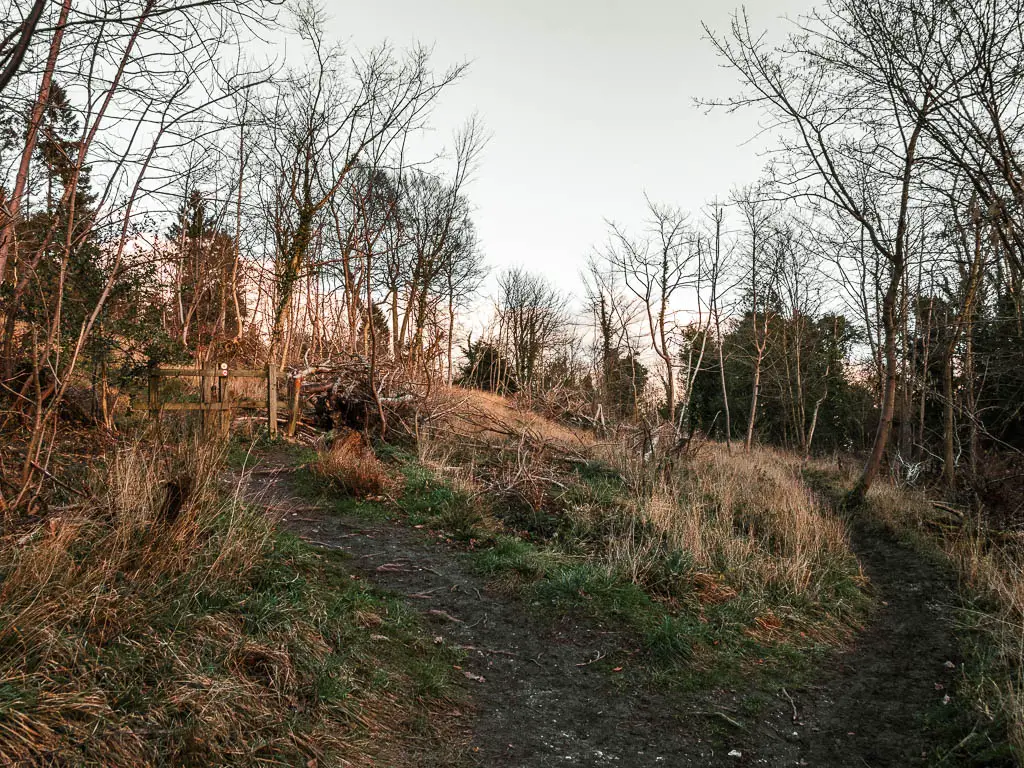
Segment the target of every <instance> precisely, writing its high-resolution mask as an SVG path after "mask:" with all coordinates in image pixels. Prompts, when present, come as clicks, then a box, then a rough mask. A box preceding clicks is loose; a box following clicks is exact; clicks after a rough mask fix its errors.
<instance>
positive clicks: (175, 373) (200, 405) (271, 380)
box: [149, 363, 294, 436]
mask: <svg viewBox="0 0 1024 768" xmlns="http://www.w3.org/2000/svg"><path fill="white" fill-rule="evenodd" d="M173 377H181V378H197V379H199V402H164V401H163V400H162V399H161V394H160V380H161V379H165V378H173ZM232 379H262V380H263V381H265V382H266V388H265V389H266V396H265V397H263V398H260V399H259V400H256V399H252V398H235V397H233V395H232V392H231V380H232ZM287 407H288V406H287V404H286V403H280V402H278V400H277V367H276V366H273V365H268V366H267V367H266V368H254V369H252V368H228V364H227V363H221V364H220V365H218V366H216V367H213V368H163V367H153V368H150V369H149V413H150V415H151V416H152V417H153V419H154V420H159V418H160V414H161V413H163V412H164V411H199V412H200V413H201V414H202V417H203V426H204V427H206V426H210V425H211V424H216V425H218V426H219V427H220V428H221V429H223V430H225V431H226V430H227V429H228V428H229V427H230V425H231V412H232V411H235V410H257V411H258V410H265V411H266V413H267V429H268V431H269V432H270V435H271V436H275V435H277V414H278V410H279V409H281V410H283V409H285V408H287ZM290 421H294V419H292V420H290Z"/></svg>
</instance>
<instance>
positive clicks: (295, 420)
mask: <svg viewBox="0 0 1024 768" xmlns="http://www.w3.org/2000/svg"><path fill="white" fill-rule="evenodd" d="M289 385H290V389H291V391H290V392H289V398H288V406H289V408H290V411H289V413H288V432H287V435H288V437H295V430H296V429H298V426H299V399H300V397H301V395H302V377H301V376H293V377H292V378H291V379H290V380H289Z"/></svg>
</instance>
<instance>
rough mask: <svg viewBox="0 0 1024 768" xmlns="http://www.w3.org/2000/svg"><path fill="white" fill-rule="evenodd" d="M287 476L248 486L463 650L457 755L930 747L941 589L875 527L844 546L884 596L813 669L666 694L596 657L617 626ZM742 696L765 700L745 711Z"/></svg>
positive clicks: (681, 754) (616, 639) (851, 753)
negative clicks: (464, 711)
mask: <svg viewBox="0 0 1024 768" xmlns="http://www.w3.org/2000/svg"><path fill="white" fill-rule="evenodd" d="M287 477H288V476H287V474H282V475H281V476H280V477H279V478H278V479H276V480H273V479H270V478H268V477H266V476H264V477H261V478H259V479H258V480H255V481H253V483H254V487H253V488H252V489H251V490H252V491H253V492H255V491H257V490H259V492H260V493H261V494H263V497H262V500H263V502H264V503H270V504H271V505H272V506H273V508H274V509H276V510H278V511H280V510H287V509H288V508H289V506H293V507H296V508H299V509H301V510H302V511H301V512H296V513H290V512H285V513H284V515H283V524H284V525H286V526H287V527H288V528H289V529H291V530H293V531H295V532H296V533H298V534H299V535H301V536H303V537H304V538H306V539H308V540H310V541H312V542H314V543H316V544H318V545H320V546H325V547H329V548H332V549H337V550H340V551H342V552H344V553H345V554H346V555H348V556H349V557H350V558H351V565H352V568H353V570H354V572H356V573H357V574H358V575H360V576H361V577H362V578H365V579H367V580H368V581H370V582H371V583H373V584H375V585H377V586H378V587H379V588H381V589H384V590H386V591H390V592H393V593H395V594H397V595H400V596H404V597H405V598H406V600H407V601H408V602H409V604H411V605H412V606H413V607H414V608H416V609H417V610H419V611H420V612H421V613H422V614H423V615H424V617H425V620H426V622H427V623H428V624H429V625H430V627H431V629H430V631H431V632H433V633H435V634H436V635H437V636H439V637H442V638H444V640H445V641H447V642H449V643H451V644H452V645H456V646H460V647H462V648H463V649H465V651H466V659H465V661H464V662H463V664H462V665H461V666H462V667H463V669H462V672H463V673H464V675H465V685H466V688H467V690H468V693H469V697H470V700H471V702H472V704H473V710H474V722H473V723H472V726H471V731H472V734H473V736H472V743H471V748H470V750H469V751H468V752H467V755H466V758H465V761H464V762H463V763H461V764H463V765H480V766H493V767H495V768H498V767H502V766H508V767H509V768H519V767H523V768H527V767H529V768H533V767H534V766H537V767H540V766H606V765H607V766H620V767H621V768H634V767H635V768H640V767H641V766H658V765H665V766H673V767H676V766H719V765H722V766H729V765H735V766H741V765H767V766H789V765H808V766H822V768H826V767H828V766H858V768H863V766H872V767H875V766H905V765H915V764H917V765H923V764H927V763H928V760H927V759H926V758H925V756H926V755H928V754H930V753H931V752H932V748H933V747H934V746H935V744H934V735H933V734H932V733H931V732H930V731H931V728H930V727H929V724H928V720H929V718H930V717H931V716H932V714H933V713H934V712H935V711H936V710H937V709H939V708H941V707H942V704H941V701H942V698H943V696H945V695H946V693H947V692H948V693H950V694H952V688H953V683H954V679H955V676H956V670H955V669H950V668H949V667H948V666H947V664H946V662H953V664H954V665H955V664H956V663H957V661H958V659H957V658H956V657H955V655H954V650H953V649H954V648H955V639H954V637H953V635H952V632H951V629H950V628H949V626H948V625H947V623H946V622H945V620H944V619H943V617H944V616H947V615H948V613H949V609H948V606H949V604H950V603H952V600H953V597H952V593H951V591H950V584H949V582H948V581H947V580H946V578H945V577H944V576H943V575H942V573H941V572H940V571H939V570H938V569H937V568H936V567H934V566H931V565H930V564H928V563H926V562H925V561H923V560H922V559H921V558H920V557H919V556H917V555H916V554H914V553H912V552H909V551H907V550H905V549H903V548H901V547H900V546H899V545H897V544H896V543H894V542H892V541H888V540H886V539H884V538H880V537H879V536H878V535H877V534H869V533H867V532H864V531H861V532H858V534H857V535H856V537H855V547H856V549H857V550H858V554H859V555H860V556H861V558H862V562H863V563H864V567H865V570H866V572H867V574H868V576H869V577H870V578H871V579H872V582H873V583H874V585H875V588H876V589H877V590H878V592H879V595H880V597H881V600H883V601H884V602H885V603H887V605H884V606H883V608H882V609H881V610H880V612H879V614H878V616H877V617H876V618H875V621H874V623H873V624H872V625H871V626H870V627H869V628H868V629H866V631H865V632H864V633H862V635H861V636H860V637H859V639H858V640H857V642H856V644H855V645H854V647H853V648H852V649H850V650H848V651H847V652H845V653H841V654H837V655H836V659H835V663H834V664H831V665H829V666H828V669H827V671H824V672H823V673H822V675H821V677H820V678H819V679H817V680H814V681H813V682H812V683H808V684H804V685H803V686H800V687H793V688H787V689H785V690H783V689H781V688H780V689H772V690H713V691H704V692H700V693H695V694H689V695H686V696H674V695H666V694H662V693H657V692H652V691H650V690H646V689H645V688H644V687H643V686H640V685H639V684H638V683H636V682H634V681H633V679H632V678H631V677H630V676H629V670H628V669H627V670H624V671H623V672H622V673H614V672H612V670H611V669H609V665H608V664H607V663H606V660H607V659H615V658H621V657H623V656H624V653H625V648H626V646H627V645H628V639H627V638H624V637H622V636H620V635H618V634H617V633H615V632H614V631H610V630H608V629H606V628H603V627H601V626H598V625H593V624H590V623H581V622H578V621H576V620H573V619H568V618H563V619H561V620H551V619H550V618H545V617H543V616H542V615H541V614H540V612H539V611H536V610H531V606H529V605H524V604H523V602H522V601H521V600H519V599H516V598H512V597H509V596H508V595H506V594H503V593H501V592H496V591H494V590H492V589H491V588H490V586H489V585H488V584H487V583H486V581H485V580H483V579H481V578H480V577H478V576H476V575H475V574H474V573H472V572H471V571H470V570H469V569H468V568H467V566H466V564H465V562H464V558H462V557H460V553H459V552H458V551H457V550H455V549H454V548H452V547H450V546H448V545H446V544H445V543H444V542H441V541H437V540H435V539H433V538H432V537H431V536H430V535H429V534H428V533H426V532H425V531H418V530H413V529H410V528H408V527H405V526H402V525H400V524H398V523H388V522H380V523H378V522H367V521H364V520H359V519H349V518H344V517H339V516H337V515H335V514H332V513H328V512H323V511H319V510H315V509H314V510H311V509H310V507H309V504H308V502H305V501H299V500H297V499H295V498H293V497H292V496H291V494H290V492H289V490H288V487H287V482H288V481H287ZM268 499H269V501H268ZM602 655H603V656H604V660H602V661H599V662H598V663H593V664H588V663H587V662H588V661H590V660H592V659H595V658H596V657H599V656H602ZM939 686H941V688H940V687H939ZM752 695H754V696H756V697H757V698H758V700H760V701H763V702H767V703H765V704H763V705H762V706H760V707H759V708H758V709H757V710H752V709H751V708H750V706H749V701H748V700H749V699H750V698H751V696H752ZM794 712H795V716H794ZM437 765H438V766H440V765H449V763H444V762H441V761H439V762H438V763H437ZM425 768H428V767H427V766H425Z"/></svg>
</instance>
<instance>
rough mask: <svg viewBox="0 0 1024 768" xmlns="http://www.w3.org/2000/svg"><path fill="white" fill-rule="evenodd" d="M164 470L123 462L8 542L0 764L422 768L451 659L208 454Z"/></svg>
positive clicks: (2, 544)
mask: <svg viewBox="0 0 1024 768" xmlns="http://www.w3.org/2000/svg"><path fill="white" fill-rule="evenodd" d="M162 457H163V458H162V459H161V460H160V466H159V470H158V471H157V472H154V471H153V470H154V466H153V453H152V450H151V449H150V448H146V447H143V446H141V445H134V446H129V447H125V448H122V449H120V450H118V451H117V452H116V453H114V454H113V455H112V456H110V458H109V462H107V463H104V464H103V465H102V466H100V467H97V469H96V471H95V474H94V477H93V478H92V484H91V485H90V486H89V493H90V497H89V499H88V501H83V502H81V503H78V504H75V505H71V506H69V507H67V508H65V509H64V510H62V512H61V513H60V514H59V515H55V516H53V517H51V518H50V519H49V520H47V521H45V522H41V523H37V524H33V525H30V526H27V527H24V528H22V529H21V530H18V531H16V532H10V533H8V534H7V535H6V536H5V537H4V538H3V539H2V540H0V649H2V653H0V659H2V661H0V762H3V763H4V764H14V765H24V766H31V765H52V764H54V763H55V762H56V763H59V764H61V765H104V766H124V768H129V767H131V768H136V767H137V766H142V765H180V766H186V765H194V766H207V765H239V766H243V765H244V766H253V765H268V766H269V765H281V764H288V765H307V764H309V765H312V764H321V765H331V764H337V763H338V761H345V762H346V764H352V765H370V764H377V763H375V762H374V761H376V760H385V761H386V762H387V763H388V764H389V765H402V764H406V763H408V764H415V751H416V749H419V748H420V747H419V746H417V745H413V744H412V742H410V741H409V739H408V738H407V737H408V736H410V735H414V736H416V737H417V739H422V740H423V743H426V744H429V743H430V742H431V739H432V738H436V737H437V735H438V733H439V732H440V730H441V729H443V728H444V727H445V711H446V708H447V703H446V698H445V697H446V695H447V694H448V693H449V689H448V683H447V680H448V674H449V670H450V668H451V664H452V661H453V659H452V657H451V655H450V652H448V651H446V650H445V649H444V648H443V647H442V646H437V645H435V644H434V643H432V642H430V641H425V640H424V639H422V638H421V636H420V633H419V628H418V625H417V622H416V620H415V619H414V618H413V616H412V614H410V612H409V611H408V609H406V608H404V607H403V606H402V605H401V604H399V603H398V602H397V601H395V600H390V599H386V598H383V597H380V596H377V595H375V594H374V593H373V592H372V591H369V590H367V589H366V588H364V587H363V586H362V585H361V584H359V583H358V582H355V581H353V580H352V579H351V577H350V576H349V574H348V572H347V570H346V569H345V568H344V567H343V566H342V564H341V563H340V562H339V561H338V560H337V558H335V557H332V556H330V555H329V554H326V553H321V554H317V553H314V552H313V551H312V550H311V549H310V548H309V547H308V546H306V545H304V544H302V543H300V542H299V541H298V540H296V539H294V538H292V537H290V536H288V535H285V534H281V533H276V532H274V531H273V530H272V529H271V528H270V526H269V524H268V521H267V520H266V518H265V517H264V516H263V514H262V513H261V512H260V511H259V510H250V509H248V508H247V507H246V506H244V505H243V504H241V503H240V502H239V500H238V499H237V498H233V497H231V496H230V495H228V496H226V495H225V493H224V491H223V489H222V488H221V487H220V486H219V484H218V482H217V480H216V477H215V475H216V473H217V472H218V468H219V466H220V465H219V460H218V458H219V457H218V456H217V454H216V452H215V451H214V452H211V451H209V450H197V449H195V448H193V447H189V446H187V445H186V446H185V447H183V448H182V449H180V451H177V452H175V453H173V454H171V455H168V453H167V448H166V447H165V448H164V449H162ZM385 734H386V738H382V736H384V735H385ZM318 761H319V763H318Z"/></svg>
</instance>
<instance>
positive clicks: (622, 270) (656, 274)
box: [605, 200, 696, 422]
mask: <svg viewBox="0 0 1024 768" xmlns="http://www.w3.org/2000/svg"><path fill="white" fill-rule="evenodd" d="M647 209H648V214H649V218H648V221H647V227H646V230H645V232H644V234H643V235H642V236H641V237H640V238H635V237H633V236H631V235H629V234H628V233H627V232H626V231H625V230H624V229H622V228H620V227H618V226H616V225H615V224H611V225H610V228H611V235H610V242H609V244H608V247H607V250H606V253H605V257H606V258H607V260H608V263H609V264H611V265H612V267H613V269H614V270H615V271H616V272H617V273H618V274H620V275H621V276H622V279H623V284H624V285H625V287H626V288H627V289H628V290H629V291H630V292H631V293H632V294H633V295H634V296H635V297H636V298H637V300H639V302H640V305H641V307H642V308H643V311H644V315H645V319H646V330H647V334H648V338H649V340H650V343H651V348H652V349H653V350H654V353H655V354H656V355H657V356H658V357H659V358H660V359H661V362H662V368H663V371H662V375H663V377H664V382H665V400H666V409H667V413H668V419H669V421H671V422H675V417H676V400H677V391H676V389H677V387H676V365H677V363H676V360H675V355H676V352H675V349H674V348H673V345H672V329H673V325H674V322H675V311H676V308H675V307H674V306H673V299H674V298H676V297H677V294H678V293H679V292H680V290H681V289H683V288H684V287H686V286H693V285H695V280H696V278H695V273H694V272H693V270H692V269H691V267H692V263H691V262H692V261H693V259H694V257H695V256H696V251H695V249H694V245H695V241H694V238H693V235H692V232H691V231H690V228H689V227H688V226H687V223H686V216H685V215H684V214H683V213H682V211H680V210H679V209H678V208H673V207H670V206H664V205H659V204H657V203H654V202H652V201H650V200H648V201H647Z"/></svg>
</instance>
